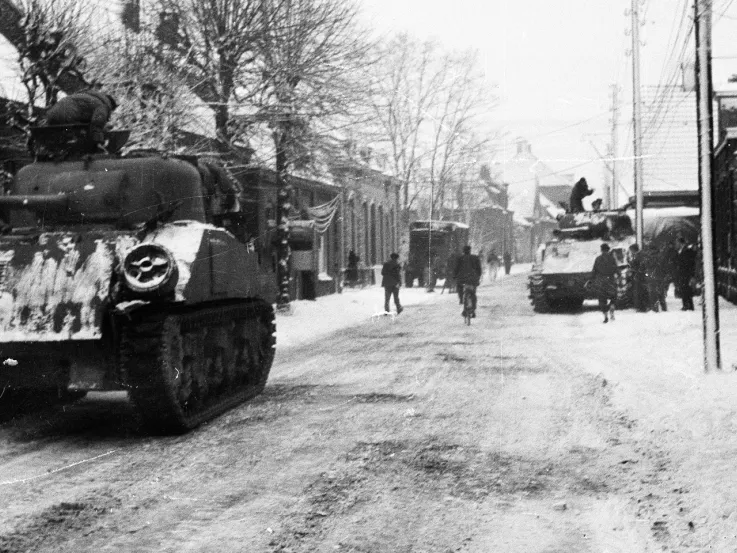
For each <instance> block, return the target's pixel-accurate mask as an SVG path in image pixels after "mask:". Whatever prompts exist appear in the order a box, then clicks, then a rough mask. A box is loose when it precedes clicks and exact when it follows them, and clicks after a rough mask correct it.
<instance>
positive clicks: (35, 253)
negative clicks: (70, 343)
mask: <svg viewBox="0 0 737 553" xmlns="http://www.w3.org/2000/svg"><path fill="white" fill-rule="evenodd" d="M134 242H135V238H133V237H132V236H129V235H127V234H123V233H118V232H114V231H100V232H85V233H72V232H57V233H42V234H40V235H35V236H28V237H4V238H3V241H2V243H1V244H0V342H27V341H33V342H37V341H40V342H49V341H65V340H96V339H99V338H101V336H102V325H103V315H104V312H105V309H106V307H107V303H108V296H109V290H110V280H111V273H112V271H113V269H114V265H115V258H116V255H118V254H119V252H121V251H124V250H125V249H127V248H128V247H130V246H131V245H132V244H133V243H134Z"/></svg>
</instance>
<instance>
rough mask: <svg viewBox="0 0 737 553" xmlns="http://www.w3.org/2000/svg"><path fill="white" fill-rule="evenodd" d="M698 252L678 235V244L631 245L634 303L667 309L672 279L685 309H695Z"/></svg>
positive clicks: (639, 306) (649, 308)
mask: <svg viewBox="0 0 737 553" xmlns="http://www.w3.org/2000/svg"><path fill="white" fill-rule="evenodd" d="M696 257H697V253H696V250H695V249H694V247H693V246H692V245H690V244H687V243H686V240H685V239H684V238H683V236H678V237H677V239H676V244H675V246H673V245H671V244H664V245H662V246H660V247H655V246H651V245H650V246H645V247H644V248H643V249H642V250H640V248H639V247H638V246H637V244H633V245H631V246H630V248H629V258H630V259H629V264H630V270H631V271H632V290H633V301H634V307H635V309H636V310H637V311H640V312H644V311H655V312H658V311H667V309H668V306H667V304H666V296H667V295H668V288H669V287H670V284H671V282H672V283H674V284H675V289H676V295H677V296H679V297H680V298H681V301H682V303H683V306H682V307H681V310H683V311H693V310H694V304H693V294H694V291H693V288H694V282H693V281H694V278H695V273H696Z"/></svg>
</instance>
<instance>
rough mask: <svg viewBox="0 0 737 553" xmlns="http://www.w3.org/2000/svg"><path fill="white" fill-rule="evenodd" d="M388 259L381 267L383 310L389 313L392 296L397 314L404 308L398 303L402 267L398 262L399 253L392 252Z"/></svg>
mask: <svg viewBox="0 0 737 553" xmlns="http://www.w3.org/2000/svg"><path fill="white" fill-rule="evenodd" d="M389 257H390V259H389V261H387V262H386V263H384V265H383V267H382V268H381V277H382V278H381V287H382V288H384V311H386V312H387V313H389V300H390V299H391V298H392V296H393V297H394V305H395V306H396V308H397V315H399V314H400V313H401V312H402V311H404V308H403V307H402V305H401V304H400V303H399V286H400V284H401V271H402V267H401V265H400V264H399V261H397V260H398V259H399V254H398V253H392V254H391V255H390V256H389Z"/></svg>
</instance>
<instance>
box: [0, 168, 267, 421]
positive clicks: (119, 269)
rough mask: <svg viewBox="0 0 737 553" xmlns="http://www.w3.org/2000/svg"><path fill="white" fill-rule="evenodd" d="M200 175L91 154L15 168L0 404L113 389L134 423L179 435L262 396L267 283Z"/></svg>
mask: <svg viewBox="0 0 737 553" xmlns="http://www.w3.org/2000/svg"><path fill="white" fill-rule="evenodd" d="M200 169H201V168H200V167H198V164H197V160H192V159H190V160H184V159H176V158H169V157H164V156H158V155H149V156H145V157H135V158H121V157H118V156H111V155H91V156H87V157H86V158H85V159H83V160H79V159H76V160H75V159H71V160H67V161H61V162H53V161H49V162H37V163H34V164H32V165H30V166H27V167H25V168H23V169H22V170H21V171H20V172H19V173H18V175H17V176H16V178H15V181H14V186H13V190H12V191H11V193H10V194H9V195H6V196H3V197H0V212H2V219H3V221H5V222H6V224H7V225H6V228H5V232H4V233H3V235H2V236H0V385H2V387H3V388H5V389H6V391H7V392H8V393H7V397H6V400H8V399H12V397H13V392H14V391H15V392H22V393H23V394H24V395H25V396H27V395H28V391H29V390H38V391H39V393H41V391H43V390H49V389H56V390H58V391H59V393H61V394H64V393H69V392H84V391H88V390H100V391H105V390H126V391H128V392H129V394H130V396H131V399H132V400H133V401H134V403H135V404H136V405H137V406H138V408H139V412H140V414H141V416H142V418H143V419H144V421H145V422H146V423H147V424H149V425H150V426H152V427H155V428H156V429H158V430H165V431H184V430H188V429H190V428H193V427H194V426H196V425H198V424H200V423H201V422H203V421H204V420H207V419H209V418H211V417H212V416H214V415H216V414H218V413H220V412H222V411H223V410H225V409H227V408H229V407H232V406H233V405H235V404H237V403H239V402H241V401H243V400H245V399H247V398H249V397H253V396H255V395H256V394H258V393H260V392H261V391H262V390H263V388H264V386H265V383H266V380H267V378H268V374H269V370H270V367H271V364H272V361H273V357H274V346H275V338H274V333H275V324H274V312H273V308H272V305H271V303H272V302H271V298H273V297H275V284H274V280H275V279H274V278H273V272H271V271H270V267H269V266H268V265H269V264H268V263H266V261H267V260H266V259H265V256H264V255H263V254H264V252H263V251H261V250H260V247H261V246H263V244H259V243H257V242H255V241H253V240H250V241H249V240H246V239H245V236H238V225H235V226H232V227H231V228H227V227H226V226H224V225H222V224H220V225H218V224H213V221H214V220H219V221H223V220H224V219H226V218H225V217H219V218H214V217H213V205H214V204H213V201H214V199H213V197H212V196H213V195H217V192H216V191H213V190H209V191H208V190H206V189H205V187H204V186H203V180H202V176H201V175H202V171H201V170H200ZM235 205H237V202H235ZM226 215H228V217H227V219H228V220H236V221H237V220H238V219H239V214H238V213H237V211H234V212H231V213H229V214H226ZM0 402H2V399H0Z"/></svg>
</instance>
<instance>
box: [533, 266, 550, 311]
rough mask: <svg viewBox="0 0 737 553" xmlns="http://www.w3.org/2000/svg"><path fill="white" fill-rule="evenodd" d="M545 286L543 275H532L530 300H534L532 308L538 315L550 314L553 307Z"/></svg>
mask: <svg viewBox="0 0 737 553" xmlns="http://www.w3.org/2000/svg"><path fill="white" fill-rule="evenodd" d="M543 286H544V285H543V277H542V275H540V274H534V273H533V274H532V275H530V299H531V300H532V308H533V309H534V310H535V312H537V313H550V311H551V309H552V306H551V304H550V300H548V297H547V296H546V294H545V288H544V287H543Z"/></svg>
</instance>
